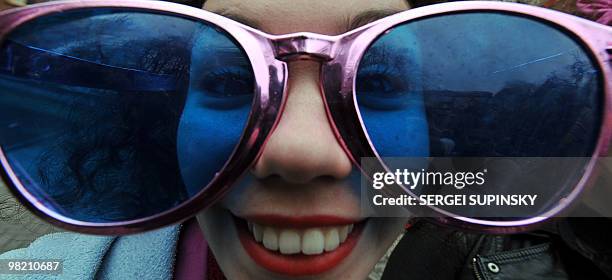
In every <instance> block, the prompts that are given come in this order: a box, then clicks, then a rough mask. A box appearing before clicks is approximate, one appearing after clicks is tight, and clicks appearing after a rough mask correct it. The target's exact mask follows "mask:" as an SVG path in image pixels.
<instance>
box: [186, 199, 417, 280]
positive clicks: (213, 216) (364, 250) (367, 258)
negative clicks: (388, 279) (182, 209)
mask: <svg viewBox="0 0 612 280" xmlns="http://www.w3.org/2000/svg"><path fill="white" fill-rule="evenodd" d="M197 218H198V222H199V223H200V227H201V228H202V230H203V232H204V236H205V238H206V239H207V241H208V243H209V246H210V248H211V250H212V252H213V254H214V255H215V258H216V260H217V262H218V263H219V266H220V267H221V269H222V271H223V272H224V274H225V276H226V277H227V278H228V279H231V280H235V279H298V278H299V279H366V278H367V276H368V274H369V273H370V271H371V270H372V268H373V267H374V265H375V264H376V262H377V261H378V260H379V259H380V258H381V257H382V256H383V255H384V254H385V252H386V251H387V249H388V248H389V246H391V244H392V243H393V241H394V240H395V239H396V238H397V236H398V235H399V234H400V233H401V232H402V231H403V225H404V224H405V222H406V219H396V218H360V219H355V218H346V217H340V216H335V215H301V216H284V215H272V214H267V215H266V214H261V213H258V214H253V215H239V214H236V213H235V212H234V211H231V210H229V209H228V208H224V207H222V206H214V207H211V208H210V209H208V210H206V211H204V212H202V213H200V214H199V215H198V216H197Z"/></svg>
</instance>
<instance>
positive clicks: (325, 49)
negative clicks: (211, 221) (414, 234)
mask: <svg viewBox="0 0 612 280" xmlns="http://www.w3.org/2000/svg"><path fill="white" fill-rule="evenodd" d="M611 35H612V28H610V27H608V26H604V25H601V24H597V23H594V22H590V21H587V20H584V19H581V18H578V17H575V16H571V15H567V14H563V13H560V12H556V11H552V10H548V9H543V8H538V7H532V6H527V5H521V4H510V3H495V2H477V1H474V2H462V3H446V4H439V5H433V6H428V7H423V8H418V9H414V10H409V11H406V12H401V13H398V14H395V15H391V16H388V17H385V18H383V19H380V20H377V21H375V22H372V23H369V24H367V25H364V26H361V27H359V28H357V29H354V30H351V31H349V32H347V33H344V34H341V35H336V36H327V35H321V34H314V33H306V32H301V33H294V34H287V35H270V34H267V33H264V32H262V31H259V30H257V29H254V28H252V27H249V26H246V25H244V24H241V23H239V22H236V21H234V20H231V19H228V18H226V17H223V16H220V15H216V14H213V13H210V12H207V11H204V10H200V9H195V8H190V7H187V6H183V5H178V4H173V3H166V2H161V1H140V0H125V1H59V2H51V3H46V4H40V5H34V6H31V7H26V8H21V9H15V10H9V11H5V12H3V13H0V160H1V163H2V167H3V171H2V177H3V179H4V181H5V182H6V184H7V185H8V186H9V188H10V189H11V191H12V192H13V193H14V194H15V195H16V196H17V198H18V199H19V200H20V202H21V203H22V204H24V205H26V206H27V207H28V208H29V209H30V210H31V211H33V212H34V213H36V214H37V215H39V216H40V217H42V218H44V219H45V220H47V221H49V222H51V223H53V224H55V225H58V226H62V227H64V228H66V229H70V230H74V231H79V232H85V233H95V234H127V233H134V232H140V231H144V230H150V229H154V228H158V227H161V226H164V225H168V224H171V223H175V222H178V221H181V220H184V219H186V218H189V217H191V216H193V215H195V214H196V213H197V212H199V211H201V210H202V209H205V208H206V207H208V206H210V205H212V204H213V203H215V202H217V201H218V200H219V199H220V198H222V197H223V196H224V194H226V193H227V192H228V190H229V189H230V188H231V187H232V185H235V184H238V183H237V182H238V180H239V178H240V177H241V175H243V173H244V172H245V171H246V170H248V169H249V168H250V167H251V166H252V165H253V164H254V162H255V161H256V160H257V159H258V156H260V154H261V153H262V149H263V147H264V146H265V144H266V140H267V139H268V137H269V136H270V135H271V133H272V132H273V131H274V128H275V126H276V125H277V123H278V122H279V120H280V118H281V116H282V112H283V109H284V105H285V102H286V100H287V98H288V97H287V92H288V91H287V80H288V76H289V75H290V74H291V73H289V72H288V67H287V63H288V62H291V61H295V60H312V61H317V62H319V63H320V88H321V97H322V99H323V103H324V106H325V109H326V112H327V115H328V119H329V122H330V125H331V127H332V129H333V131H334V133H335V135H336V138H337V140H338V142H339V143H340V145H341V146H342V148H343V149H344V150H345V152H346V154H347V155H348V157H349V158H350V159H351V160H352V162H353V163H354V164H355V166H356V167H357V168H358V169H360V170H364V168H362V160H361V159H363V158H374V159H376V161H377V162H378V163H379V164H380V166H383V167H385V166H387V165H388V162H386V160H385V158H387V157H403V158H408V157H453V158H455V157H456V158H461V157H508V158H511V157H519V158H520V157H577V158H586V159H587V160H586V161H582V162H580V164H579V166H578V167H576V165H572V166H571V167H572V169H571V170H574V171H575V172H574V173H573V174H570V175H571V176H570V177H567V178H566V177H562V178H560V180H561V181H560V182H556V183H553V182H550V183H551V185H552V187H550V188H552V190H551V191H550V193H548V194H547V195H548V196H549V202H550V203H547V204H546V206H545V207H543V208H541V209H537V210H534V213H533V217H518V218H508V217H505V218H504V219H487V218H474V217H470V215H469V213H462V212H452V211H447V210H444V209H437V208H436V207H426V208H427V211H431V212H432V213H438V214H440V215H441V217H442V218H439V219H438V220H439V221H445V222H448V223H453V224H458V225H460V226H461V225H463V226H464V227H469V228H480V227H482V228H501V229H502V230H503V231H507V230H508V229H511V228H523V227H525V226H529V225H532V224H536V223H538V222H541V221H544V220H546V218H548V217H550V216H553V215H555V214H556V213H558V212H559V211H562V210H563V209H565V208H566V207H567V205H568V203H567V202H568V201H572V200H573V199H575V198H576V197H577V196H578V195H579V194H580V193H581V192H582V191H583V189H584V188H585V186H587V184H588V183H589V182H590V180H591V178H592V177H593V176H591V175H592V174H593V172H594V169H595V167H596V160H597V158H599V157H601V156H605V155H606V152H607V148H608V145H609V141H610V137H611V132H612V131H611V129H612V114H611V113H612V112H611V111H612V103H611V94H612V83H610V77H611V76H610V75H611V73H610V71H611V68H610V55H611V50H612V36H611ZM576 172H577V173H579V174H577V173H576ZM568 176H569V175H568ZM557 187H558V188H557ZM402 191H406V192H407V193H409V194H411V195H414V193H410V192H411V190H410V189H402Z"/></svg>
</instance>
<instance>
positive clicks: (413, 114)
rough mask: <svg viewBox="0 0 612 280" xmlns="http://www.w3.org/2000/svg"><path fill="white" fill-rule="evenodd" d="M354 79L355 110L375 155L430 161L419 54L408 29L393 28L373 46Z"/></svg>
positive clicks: (418, 48)
mask: <svg viewBox="0 0 612 280" xmlns="http://www.w3.org/2000/svg"><path fill="white" fill-rule="evenodd" d="M356 79H357V82H356V88H355V90H356V97H357V104H358V106H359V110H360V112H361V117H362V120H363V122H364V124H365V127H366V130H367V132H368V135H369V137H370V140H371V141H372V143H373V144H374V147H375V148H376V150H377V152H378V154H379V155H380V156H383V157H392V156H402V157H425V156H428V155H429V133H428V127H427V117H426V114H425V105H424V103H423V87H422V62H421V51H420V47H419V45H418V43H417V40H416V38H415V37H414V32H412V31H411V30H410V26H401V27H399V28H396V29H394V30H392V31H391V32H389V33H387V34H385V35H383V36H382V37H381V38H380V39H378V40H377V41H376V42H375V43H374V44H372V46H370V48H369V49H368V50H367V51H366V53H365V54H364V57H363V60H362V62H361V64H360V66H359V70H358V72H357V78H356Z"/></svg>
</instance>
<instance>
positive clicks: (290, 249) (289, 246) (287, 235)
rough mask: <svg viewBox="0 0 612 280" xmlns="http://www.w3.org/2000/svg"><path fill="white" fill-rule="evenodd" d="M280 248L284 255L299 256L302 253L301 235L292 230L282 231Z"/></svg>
mask: <svg viewBox="0 0 612 280" xmlns="http://www.w3.org/2000/svg"><path fill="white" fill-rule="evenodd" d="M278 248H279V249H280V252H281V253H282V254H287V255H288V254H297V253H299V252H300V235H299V234H298V232H297V231H295V230H291V229H284V230H281V233H280V238H279V239H278Z"/></svg>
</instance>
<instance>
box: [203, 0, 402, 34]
mask: <svg viewBox="0 0 612 280" xmlns="http://www.w3.org/2000/svg"><path fill="white" fill-rule="evenodd" d="M408 8H409V7H408V4H407V3H406V0H370V1H368V0H333V1H330V0H276V1H275V0H208V1H206V4H205V5H204V9H206V10H209V11H212V12H215V13H218V14H222V15H229V17H234V18H236V17H239V18H240V19H241V21H243V23H244V22H246V23H249V25H255V26H253V27H255V28H258V29H260V30H262V31H264V32H268V33H271V34H286V33H293V32H315V33H320V34H327V35H334V34H340V33H343V32H346V31H348V30H349V29H350V27H351V26H352V27H354V26H355V21H361V22H359V23H364V22H363V19H364V17H363V15H369V16H366V18H365V21H371V20H373V19H375V18H376V17H380V16H381V15H384V14H392V13H393V12H398V11H401V10H405V9H408ZM372 15H374V16H372Z"/></svg>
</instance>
